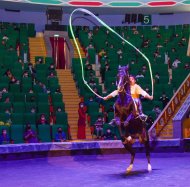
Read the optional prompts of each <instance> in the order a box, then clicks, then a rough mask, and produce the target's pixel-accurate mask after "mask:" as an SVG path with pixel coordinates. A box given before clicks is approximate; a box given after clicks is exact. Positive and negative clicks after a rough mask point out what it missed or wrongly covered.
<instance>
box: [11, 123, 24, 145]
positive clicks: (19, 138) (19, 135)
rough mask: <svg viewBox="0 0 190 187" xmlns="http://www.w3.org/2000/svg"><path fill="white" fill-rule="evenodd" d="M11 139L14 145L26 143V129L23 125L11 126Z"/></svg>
mask: <svg viewBox="0 0 190 187" xmlns="http://www.w3.org/2000/svg"><path fill="white" fill-rule="evenodd" d="M10 133H11V139H12V140H13V142H14V143H23V142H24V138H23V136H24V129H23V126H22V125H11V126H10Z"/></svg>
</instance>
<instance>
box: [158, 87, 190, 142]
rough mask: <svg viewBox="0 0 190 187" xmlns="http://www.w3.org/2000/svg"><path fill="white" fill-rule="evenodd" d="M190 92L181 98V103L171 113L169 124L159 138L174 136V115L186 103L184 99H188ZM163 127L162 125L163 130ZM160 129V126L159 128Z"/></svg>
mask: <svg viewBox="0 0 190 187" xmlns="http://www.w3.org/2000/svg"><path fill="white" fill-rule="evenodd" d="M189 94H190V90H189V91H188V92H187V94H186V95H185V97H183V98H182V99H181V101H180V102H181V103H180V104H179V105H178V106H177V107H176V108H175V111H174V113H173V115H171V117H170V119H169V121H168V122H167V126H166V127H165V128H164V129H163V131H161V133H160V136H159V138H160V139H169V138H172V137H173V121H172V120H173V117H174V116H175V115H176V114H177V112H178V111H179V109H180V108H181V106H182V104H183V103H184V101H185V100H186V98H187V97H188V96H189ZM161 128H162V127H160V130H161ZM158 130H159V128H158ZM171 135H172V136H171Z"/></svg>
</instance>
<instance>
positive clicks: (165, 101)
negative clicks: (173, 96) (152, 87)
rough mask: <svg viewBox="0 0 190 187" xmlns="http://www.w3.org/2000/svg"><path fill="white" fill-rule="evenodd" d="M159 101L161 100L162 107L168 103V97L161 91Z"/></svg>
mask: <svg viewBox="0 0 190 187" xmlns="http://www.w3.org/2000/svg"><path fill="white" fill-rule="evenodd" d="M159 101H161V102H162V107H163V108H164V107H165V106H166V105H167V104H168V102H169V98H168V97H167V96H166V93H165V92H163V93H162V96H161V97H160V98H159Z"/></svg>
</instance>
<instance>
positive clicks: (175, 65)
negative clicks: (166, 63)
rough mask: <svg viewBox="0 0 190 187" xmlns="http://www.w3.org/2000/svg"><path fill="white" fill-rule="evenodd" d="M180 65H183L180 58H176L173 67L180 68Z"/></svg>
mask: <svg viewBox="0 0 190 187" xmlns="http://www.w3.org/2000/svg"><path fill="white" fill-rule="evenodd" d="M180 63H181V61H180V60H179V59H178V58H176V59H175V60H174V62H173V64H172V67H173V68H178V64H180Z"/></svg>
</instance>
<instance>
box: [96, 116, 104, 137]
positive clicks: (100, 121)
mask: <svg viewBox="0 0 190 187" xmlns="http://www.w3.org/2000/svg"><path fill="white" fill-rule="evenodd" d="M103 124H104V121H103V119H102V117H101V116H100V115H99V116H98V119H97V120H96V122H95V124H94V125H95V129H96V136H97V139H100V138H101V137H102V135H103Z"/></svg>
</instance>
